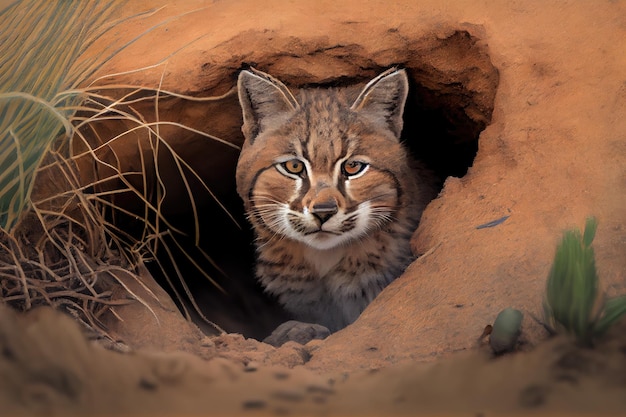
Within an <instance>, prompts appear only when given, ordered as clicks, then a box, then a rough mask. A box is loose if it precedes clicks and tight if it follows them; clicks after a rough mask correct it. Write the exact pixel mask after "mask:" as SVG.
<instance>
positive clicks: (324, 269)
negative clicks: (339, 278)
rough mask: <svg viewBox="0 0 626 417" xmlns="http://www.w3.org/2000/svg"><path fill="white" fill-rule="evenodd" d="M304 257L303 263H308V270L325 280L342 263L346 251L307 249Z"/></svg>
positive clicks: (340, 249)
mask: <svg viewBox="0 0 626 417" xmlns="http://www.w3.org/2000/svg"><path fill="white" fill-rule="evenodd" d="M302 255H303V256H302V257H303V261H304V262H306V265H307V266H308V268H310V269H311V271H312V272H314V273H315V274H316V275H317V276H319V277H320V278H323V277H326V276H327V275H328V274H329V272H331V271H332V270H334V269H335V268H336V267H337V265H338V264H339V263H341V262H342V260H343V258H344V256H345V250H343V249H342V248H339V249H331V250H322V251H320V250H316V249H313V248H305V249H304V250H303V253H302Z"/></svg>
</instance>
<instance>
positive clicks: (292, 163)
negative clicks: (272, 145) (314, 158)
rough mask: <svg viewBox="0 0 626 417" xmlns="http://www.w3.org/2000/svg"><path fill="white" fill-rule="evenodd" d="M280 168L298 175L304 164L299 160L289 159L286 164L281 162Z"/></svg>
mask: <svg viewBox="0 0 626 417" xmlns="http://www.w3.org/2000/svg"><path fill="white" fill-rule="evenodd" d="M281 165H282V167H283V168H284V169H285V171H287V172H288V173H290V174H294V175H298V174H301V173H302V171H304V163H303V162H302V161H301V160H299V159H290V160H289V161H287V162H283V163H282V164H281Z"/></svg>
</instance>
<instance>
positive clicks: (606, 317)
mask: <svg viewBox="0 0 626 417" xmlns="http://www.w3.org/2000/svg"><path fill="white" fill-rule="evenodd" d="M624 315H626V295H623V296H621V297H617V298H612V299H610V300H607V301H606V303H604V308H603V309H602V316H601V317H600V318H599V319H598V321H597V322H596V324H595V326H594V332H595V333H596V335H598V336H600V335H602V334H603V333H605V332H606V331H607V330H608V329H609V328H610V327H611V326H612V325H613V324H614V323H616V322H617V321H618V320H620V319H621V318H622V317H624Z"/></svg>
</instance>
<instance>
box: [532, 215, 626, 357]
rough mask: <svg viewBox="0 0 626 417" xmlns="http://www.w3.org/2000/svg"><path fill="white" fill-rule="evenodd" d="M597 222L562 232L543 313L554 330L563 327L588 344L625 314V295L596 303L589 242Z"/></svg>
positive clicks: (595, 283) (595, 285) (596, 278)
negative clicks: (583, 229) (583, 227)
mask: <svg viewBox="0 0 626 417" xmlns="http://www.w3.org/2000/svg"><path fill="white" fill-rule="evenodd" d="M596 229H597V221H596V219H595V218H589V219H587V222H586V225H585V231H584V232H583V234H582V235H581V233H580V231H579V230H577V229H574V230H568V231H566V232H565V233H564V235H563V239H562V240H561V242H560V243H559V245H558V246H557V249H556V254H555V256H554V263H553V264H552V268H551V270H550V274H549V275H548V281H547V285H546V300H545V302H544V310H545V316H546V319H547V321H548V324H549V325H550V326H551V327H552V328H553V329H554V330H555V331H558V330H565V332H567V333H570V334H573V335H574V336H575V337H576V339H577V340H578V341H579V342H581V343H583V344H585V345H591V343H592V342H593V340H594V339H595V338H597V337H599V336H601V335H602V334H604V333H605V332H606V331H607V330H608V329H609V328H610V327H611V325H613V324H614V323H615V322H617V321H618V320H619V319H620V318H621V317H622V316H624V314H626V296H621V297H617V298H612V299H606V297H602V298H603V300H602V301H601V302H600V303H598V274H597V271H596V265H595V257H594V251H593V247H592V246H591V243H592V242H593V238H594V237H595V234H596Z"/></svg>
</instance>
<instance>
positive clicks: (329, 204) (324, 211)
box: [311, 199, 339, 225]
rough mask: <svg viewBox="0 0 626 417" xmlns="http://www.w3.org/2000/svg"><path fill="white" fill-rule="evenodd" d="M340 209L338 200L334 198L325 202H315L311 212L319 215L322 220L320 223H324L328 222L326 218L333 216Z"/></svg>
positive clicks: (316, 215)
mask: <svg viewBox="0 0 626 417" xmlns="http://www.w3.org/2000/svg"><path fill="white" fill-rule="evenodd" d="M338 210H339V209H338V207H337V202H336V201H335V200H334V199H332V200H329V201H325V202H323V203H316V204H313V207H312V208H311V214H313V215H314V216H315V217H317V218H318V219H319V220H320V225H322V224H324V223H325V222H326V220H328V219H330V218H331V217H333V216H334V215H335V214H336V213H337V211H338Z"/></svg>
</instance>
